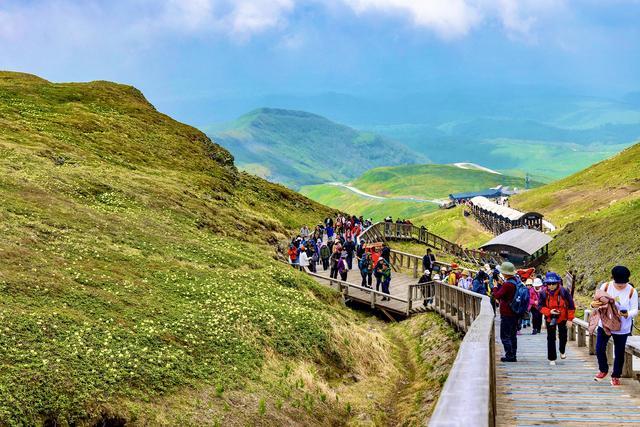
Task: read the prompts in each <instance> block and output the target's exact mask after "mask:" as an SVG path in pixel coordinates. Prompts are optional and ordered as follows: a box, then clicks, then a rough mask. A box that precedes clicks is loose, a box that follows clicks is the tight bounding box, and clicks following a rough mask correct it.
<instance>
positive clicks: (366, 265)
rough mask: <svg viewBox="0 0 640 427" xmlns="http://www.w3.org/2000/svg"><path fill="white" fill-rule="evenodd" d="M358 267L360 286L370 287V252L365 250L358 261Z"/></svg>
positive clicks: (371, 273) (371, 270) (371, 272)
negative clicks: (360, 279)
mask: <svg viewBox="0 0 640 427" xmlns="http://www.w3.org/2000/svg"><path fill="white" fill-rule="evenodd" d="M358 267H359V268H360V275H361V276H362V287H365V288H371V276H372V275H373V263H372V261H371V254H369V253H366V252H365V253H364V254H363V255H362V258H360V261H359V262H358Z"/></svg>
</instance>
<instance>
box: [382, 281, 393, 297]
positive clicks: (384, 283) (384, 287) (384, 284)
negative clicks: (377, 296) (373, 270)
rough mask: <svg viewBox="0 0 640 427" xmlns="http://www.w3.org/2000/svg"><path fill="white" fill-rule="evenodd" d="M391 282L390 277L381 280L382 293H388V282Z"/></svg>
mask: <svg viewBox="0 0 640 427" xmlns="http://www.w3.org/2000/svg"><path fill="white" fill-rule="evenodd" d="M390 282H391V279H390V278H389V279H384V280H383V281H382V293H385V294H389V283H390Z"/></svg>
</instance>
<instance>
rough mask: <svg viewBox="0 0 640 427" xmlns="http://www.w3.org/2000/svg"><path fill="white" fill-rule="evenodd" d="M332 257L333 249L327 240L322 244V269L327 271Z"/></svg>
mask: <svg viewBox="0 0 640 427" xmlns="http://www.w3.org/2000/svg"><path fill="white" fill-rule="evenodd" d="M330 257H331V249H329V246H327V244H326V243H325V242H322V245H321V246H320V259H321V260H322V269H323V270H324V271H327V269H328V268H329V258H330Z"/></svg>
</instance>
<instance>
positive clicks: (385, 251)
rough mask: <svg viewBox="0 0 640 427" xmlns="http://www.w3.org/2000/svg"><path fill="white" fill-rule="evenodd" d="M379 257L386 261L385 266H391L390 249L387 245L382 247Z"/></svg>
mask: <svg viewBox="0 0 640 427" xmlns="http://www.w3.org/2000/svg"><path fill="white" fill-rule="evenodd" d="M380 256H381V257H382V258H384V260H385V261H387V264H389V266H391V248H390V247H389V245H387V244H383V245H382V252H380Z"/></svg>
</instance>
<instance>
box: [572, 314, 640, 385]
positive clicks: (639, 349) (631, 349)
mask: <svg viewBox="0 0 640 427" xmlns="http://www.w3.org/2000/svg"><path fill="white" fill-rule="evenodd" d="M590 315H591V310H585V311H584V320H581V319H574V320H573V326H571V328H569V331H568V337H567V339H568V340H569V341H576V342H577V345H578V347H588V348H589V354H591V355H593V354H596V337H595V334H594V335H591V334H590V333H589V316H590ZM607 354H609V355H610V357H609V358H610V359H611V355H612V354H613V340H609V343H608V344H607ZM634 356H636V357H640V337H633V336H631V337H629V338H628V339H627V345H626V346H625V349H624V368H623V370H622V377H623V378H635V377H636V372H635V371H634V370H633V357H634Z"/></svg>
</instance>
